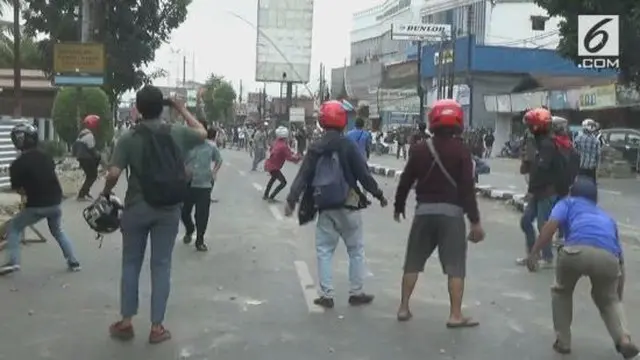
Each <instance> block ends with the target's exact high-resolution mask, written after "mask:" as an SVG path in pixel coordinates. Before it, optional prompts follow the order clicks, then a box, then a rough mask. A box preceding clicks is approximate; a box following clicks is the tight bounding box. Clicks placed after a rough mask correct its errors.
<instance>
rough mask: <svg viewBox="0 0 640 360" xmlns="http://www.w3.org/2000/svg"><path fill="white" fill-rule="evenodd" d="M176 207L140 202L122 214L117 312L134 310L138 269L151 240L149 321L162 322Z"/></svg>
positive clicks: (175, 232)
mask: <svg viewBox="0 0 640 360" xmlns="http://www.w3.org/2000/svg"><path fill="white" fill-rule="evenodd" d="M180 208H181V207H180V206H175V207H170V208H162V209H157V208H153V207H151V206H149V205H147V203H145V202H144V201H141V202H139V203H137V204H134V205H132V206H130V207H127V208H125V210H124V212H123V213H122V220H121V222H120V229H121V231H122V277H121V279H120V313H121V315H122V317H126V318H130V317H133V316H134V315H136V314H137V313H138V289H139V282H140V270H141V269H142V262H143V261H144V253H145V251H146V249H147V238H150V242H151V257H150V262H151V264H150V265H151V266H150V267H151V323H152V324H154V325H159V324H162V322H163V321H164V315H165V312H166V310H167V300H168V299H169V292H170V289H171V257H172V255H173V245H174V244H175V241H176V236H178V223H179V221H180Z"/></svg>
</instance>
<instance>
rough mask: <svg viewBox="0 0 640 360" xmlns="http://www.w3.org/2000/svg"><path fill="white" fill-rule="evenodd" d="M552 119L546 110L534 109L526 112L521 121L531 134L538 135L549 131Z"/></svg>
mask: <svg viewBox="0 0 640 360" xmlns="http://www.w3.org/2000/svg"><path fill="white" fill-rule="evenodd" d="M552 119H553V117H552V116H551V112H549V110H547V109H543V108H536V109H531V110H529V111H527V112H526V113H525V114H524V117H523V118H522V121H523V122H524V123H525V124H526V125H527V127H528V128H529V130H531V132H532V133H540V132H545V131H549V129H551V123H552Z"/></svg>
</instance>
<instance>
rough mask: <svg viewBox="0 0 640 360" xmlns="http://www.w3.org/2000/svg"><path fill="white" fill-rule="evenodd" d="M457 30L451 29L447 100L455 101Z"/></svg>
mask: <svg viewBox="0 0 640 360" xmlns="http://www.w3.org/2000/svg"><path fill="white" fill-rule="evenodd" d="M456 39H457V37H456V29H455V28H453V29H451V38H450V40H449V44H450V48H451V62H450V63H449V64H447V65H448V68H449V74H447V75H448V79H447V83H448V84H449V87H448V89H447V98H449V99H453V98H454V97H453V87H454V86H455V83H456Z"/></svg>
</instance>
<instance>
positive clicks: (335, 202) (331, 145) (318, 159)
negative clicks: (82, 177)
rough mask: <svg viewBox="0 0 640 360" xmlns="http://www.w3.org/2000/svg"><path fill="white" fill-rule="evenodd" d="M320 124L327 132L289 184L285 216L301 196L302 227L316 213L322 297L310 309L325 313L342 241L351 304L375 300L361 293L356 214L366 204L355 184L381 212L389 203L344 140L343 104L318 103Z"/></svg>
mask: <svg viewBox="0 0 640 360" xmlns="http://www.w3.org/2000/svg"><path fill="white" fill-rule="evenodd" d="M318 123H319V124H320V126H322V128H324V129H325V133H324V135H323V136H322V138H321V139H320V140H318V141H317V142H315V143H313V144H312V145H311V146H310V147H309V152H308V154H307V156H306V157H305V158H304V160H303V162H302V165H301V166H300V170H298V174H297V175H296V178H295V180H294V181H293V184H292V185H291V191H290V192H289V195H288V196H287V204H286V205H285V210H284V213H285V215H286V216H291V214H292V213H293V209H295V206H296V204H297V203H298V201H299V200H300V198H301V197H302V201H301V203H300V210H299V213H300V216H299V218H300V219H299V220H300V223H301V224H304V223H306V222H309V221H311V220H312V219H313V218H314V217H315V211H316V209H317V211H318V212H319V214H318V222H317V224H316V257H317V262H318V278H319V283H320V294H319V295H320V296H319V297H318V298H317V299H315V300H314V304H316V305H318V306H322V307H324V308H329V309H330V308H333V306H334V299H333V298H334V288H333V278H332V275H331V272H332V271H331V270H332V260H333V254H334V253H335V250H336V247H337V246H338V241H340V239H341V238H342V240H343V241H344V243H345V246H346V247H347V254H348V255H349V287H350V290H349V304H350V305H352V306H358V305H366V304H370V303H371V302H372V301H373V299H374V297H373V295H369V294H366V293H365V292H364V290H363V287H364V285H363V282H364V270H365V265H364V239H363V234H362V232H363V229H362V214H361V213H360V210H362V209H364V208H366V207H367V205H368V204H369V202H368V201H367V199H366V196H365V194H364V193H363V192H362V191H361V190H360V187H359V186H358V183H360V184H361V185H362V186H363V187H364V189H365V190H366V191H368V192H370V193H371V194H372V195H373V196H375V197H376V199H378V200H379V201H380V205H381V206H382V207H385V206H386V205H387V200H386V199H385V198H384V195H383V193H382V190H380V188H379V187H378V184H377V183H376V181H375V179H373V177H372V176H371V174H370V173H369V168H368V166H367V162H366V160H365V158H364V157H363V156H362V155H361V153H360V149H358V147H357V146H356V144H355V143H354V142H353V141H351V140H350V139H346V138H345V137H344V136H343V135H342V131H343V130H344V128H345V127H346V126H347V110H346V109H345V107H344V105H343V104H342V103H341V102H339V101H328V102H325V103H324V104H322V105H321V106H320V111H319V114H318Z"/></svg>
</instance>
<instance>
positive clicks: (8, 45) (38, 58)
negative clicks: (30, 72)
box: [0, 28, 44, 69]
mask: <svg viewBox="0 0 640 360" xmlns="http://www.w3.org/2000/svg"><path fill="white" fill-rule="evenodd" d="M13 44H14V36H13V31H12V29H8V28H0V68H5V69H7V68H13V61H14V58H15V56H14V54H13ZM43 66H44V57H43V56H42V52H41V51H40V48H39V47H38V43H37V41H36V40H35V39H34V38H32V37H27V36H23V37H22V39H21V41H20V67H21V68H22V69H42V67H43Z"/></svg>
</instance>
